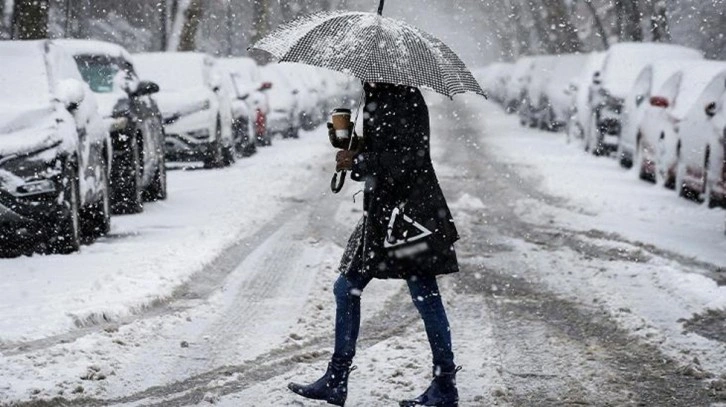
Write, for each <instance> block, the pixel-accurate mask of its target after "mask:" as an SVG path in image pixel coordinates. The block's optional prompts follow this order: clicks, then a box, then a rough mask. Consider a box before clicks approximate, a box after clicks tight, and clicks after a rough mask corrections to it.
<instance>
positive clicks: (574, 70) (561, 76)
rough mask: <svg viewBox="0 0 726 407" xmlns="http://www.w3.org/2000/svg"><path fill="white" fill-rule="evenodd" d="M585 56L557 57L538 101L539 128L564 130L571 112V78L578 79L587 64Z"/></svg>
mask: <svg viewBox="0 0 726 407" xmlns="http://www.w3.org/2000/svg"><path fill="white" fill-rule="evenodd" d="M587 59H588V56H587V55H585V54H563V55H557V56H556V58H555V65H554V68H553V69H552V71H551V73H550V76H549V79H548V80H547V81H546V82H545V85H544V94H543V95H542V96H541V98H542V100H541V101H540V109H539V110H540V112H541V114H540V116H539V118H538V119H539V127H540V128H542V129H545V130H550V131H559V130H561V129H562V128H564V127H565V126H566V125H567V123H568V121H569V119H570V117H572V115H573V110H572V103H571V100H572V93H573V92H574V89H572V88H571V87H570V81H571V80H572V78H576V77H578V76H579V75H580V74H581V73H582V70H583V67H584V66H585V64H586V63H587Z"/></svg>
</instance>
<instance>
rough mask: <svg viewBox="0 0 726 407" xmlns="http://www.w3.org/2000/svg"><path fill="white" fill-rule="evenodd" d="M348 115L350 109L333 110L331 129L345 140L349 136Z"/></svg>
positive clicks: (339, 137)
mask: <svg viewBox="0 0 726 407" xmlns="http://www.w3.org/2000/svg"><path fill="white" fill-rule="evenodd" d="M350 115H351V111H350V109H342V108H341V109H335V110H333V129H334V130H335V136H336V137H337V138H338V139H343V140H346V139H349V138H350Z"/></svg>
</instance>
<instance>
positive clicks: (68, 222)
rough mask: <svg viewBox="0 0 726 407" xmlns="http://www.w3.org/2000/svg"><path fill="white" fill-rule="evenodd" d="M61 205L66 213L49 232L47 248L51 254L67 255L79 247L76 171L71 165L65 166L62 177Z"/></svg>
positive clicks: (78, 192) (79, 231) (79, 223)
mask: <svg viewBox="0 0 726 407" xmlns="http://www.w3.org/2000/svg"><path fill="white" fill-rule="evenodd" d="M63 183H64V187H63V195H64V196H63V205H64V206H65V207H66V208H67V211H65V212H66V213H63V214H62V215H61V216H59V217H58V219H56V222H55V225H53V226H52V229H51V231H50V234H51V236H50V242H49V247H50V250H51V251H52V252H53V253H58V254H69V253H73V252H76V251H78V250H79V249H80V247H81V219H80V202H81V198H80V191H79V185H78V184H79V182H78V169H77V168H76V166H75V165H73V164H71V163H67V164H66V169H65V171H64V175H63Z"/></svg>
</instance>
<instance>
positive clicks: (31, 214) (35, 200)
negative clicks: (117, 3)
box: [0, 40, 112, 253]
mask: <svg viewBox="0 0 726 407" xmlns="http://www.w3.org/2000/svg"><path fill="white" fill-rule="evenodd" d="M0 55H2V58H3V60H2V65H3V69H2V71H0V229H3V230H9V231H10V233H9V235H4V236H2V237H3V238H2V239H0V248H8V243H9V242H10V241H11V240H12V238H16V237H21V238H22V237H25V238H29V239H30V240H34V241H37V240H38V237H46V236H47V237H48V238H49V243H50V245H51V247H52V248H53V249H54V250H55V251H57V252H61V253H68V252H73V251H76V250H78V248H79V245H80V239H81V236H82V235H86V236H98V235H102V234H105V233H107V232H108V231H109V229H110V225H111V223H110V222H111V221H110V199H109V180H108V177H109V175H110V168H111V160H112V155H111V154H112V147H111V139H110V137H109V133H108V128H107V127H106V126H105V125H104V123H103V121H102V119H101V117H100V115H99V114H98V105H97V104H96V99H95V97H94V95H93V92H91V90H90V88H89V87H88V85H86V84H85V82H83V79H82V77H81V74H80V72H79V71H78V68H77V67H76V63H75V61H74V60H73V58H71V56H70V55H68V54H67V53H66V52H65V50H64V49H63V48H62V47H60V46H58V45H56V44H54V43H53V42H52V41H47V40H44V41H0ZM5 238H8V240H6V239H5ZM10 244H12V243H10Z"/></svg>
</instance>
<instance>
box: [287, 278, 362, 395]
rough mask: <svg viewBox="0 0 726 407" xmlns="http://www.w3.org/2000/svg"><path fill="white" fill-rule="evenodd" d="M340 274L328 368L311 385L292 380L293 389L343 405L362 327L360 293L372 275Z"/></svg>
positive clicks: (337, 282)
mask: <svg viewBox="0 0 726 407" xmlns="http://www.w3.org/2000/svg"><path fill="white" fill-rule="evenodd" d="M349 274H350V276H347V277H346V276H345V275H342V274H341V275H340V277H338V280H337V281H336V282H335V286H334V288H333V293H334V294H335V302H336V305H337V307H336V312H335V353H334V354H333V358H332V360H331V361H330V363H328V369H327V371H326V372H325V374H324V375H323V377H321V378H320V379H318V380H317V381H315V382H314V383H312V384H309V385H302V384H297V383H290V384H288V386H287V387H288V388H289V389H290V390H292V391H293V392H295V393H297V394H299V395H301V396H303V397H307V398H310V399H314V400H325V401H327V402H328V403H330V404H333V405H337V406H342V405H344V404H345V400H346V398H347V396H348V375H349V374H350V372H351V370H352V369H353V368H351V364H352V363H353V356H355V346H356V342H357V340H358V331H359V329H360V296H361V293H362V291H363V289H364V288H365V286H366V285H368V283H369V282H370V281H371V280H370V278H365V277H362V276H361V275H359V274H353V273H349Z"/></svg>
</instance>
